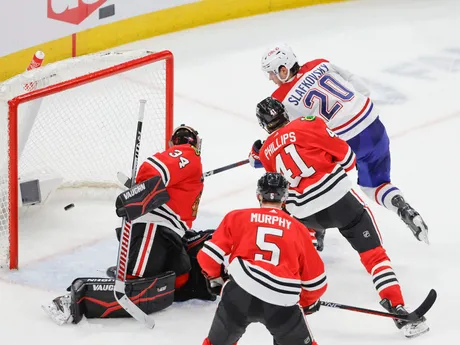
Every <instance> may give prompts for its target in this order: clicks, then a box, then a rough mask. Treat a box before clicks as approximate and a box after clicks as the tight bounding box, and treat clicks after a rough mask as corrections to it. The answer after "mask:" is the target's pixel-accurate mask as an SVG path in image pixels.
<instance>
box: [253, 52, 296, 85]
mask: <svg viewBox="0 0 460 345" xmlns="http://www.w3.org/2000/svg"><path fill="white" fill-rule="evenodd" d="M296 63H298V61H297V56H296V55H295V54H294V52H293V51H292V48H291V47H289V46H288V45H287V44H279V45H277V46H275V47H273V48H270V49H267V51H266V52H265V53H264V55H263V56H262V61H261V64H262V70H263V71H264V72H266V73H270V72H272V73H274V74H275V75H276V76H277V77H278V79H279V80H281V81H282V82H283V83H285V82H286V81H287V80H288V79H289V75H288V76H287V77H286V78H284V79H283V78H280V75H279V70H280V67H281V66H284V67H286V68H287V69H288V70H290V69H291V68H292V67H293V66H294V65H295V64H296Z"/></svg>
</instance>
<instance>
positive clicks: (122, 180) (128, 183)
mask: <svg viewBox="0 0 460 345" xmlns="http://www.w3.org/2000/svg"><path fill="white" fill-rule="evenodd" d="M247 163H249V159H245V160H242V161H239V162H236V163H232V164H229V165H226V166H223V167H221V168H217V169H214V170H209V171H207V172H205V173H204V174H203V178H204V177H208V176H212V175H215V174H218V173H220V172H223V171H226V170H229V169H233V168H236V167H239V166H241V165H245V164H247ZM117 178H118V181H119V182H120V183H121V184H122V185H123V186H125V187H126V188H131V179H130V178H129V177H128V176H126V175H125V174H124V173H122V172H121V171H119V172H118V173H117Z"/></svg>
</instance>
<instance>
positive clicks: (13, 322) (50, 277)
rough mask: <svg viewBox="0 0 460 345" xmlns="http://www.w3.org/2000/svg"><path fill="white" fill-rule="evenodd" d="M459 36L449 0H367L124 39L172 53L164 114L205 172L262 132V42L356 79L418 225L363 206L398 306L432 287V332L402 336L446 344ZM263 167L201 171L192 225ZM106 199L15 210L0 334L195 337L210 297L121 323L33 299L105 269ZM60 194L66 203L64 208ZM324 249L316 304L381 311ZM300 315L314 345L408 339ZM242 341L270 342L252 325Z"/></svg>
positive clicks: (25, 338)
mask: <svg viewBox="0 0 460 345" xmlns="http://www.w3.org/2000/svg"><path fill="white" fill-rule="evenodd" d="M459 33H460V2H459V1H457V0H419V1H409V0H400V1H383V0H381V1H377V0H368V1H356V2H349V3H341V4H335V5H326V6H317V7H310V8H304V9H299V10H293V11H286V12H282V13H274V14H270V15H264V16H259V17H254V18H249V19H242V20H235V21H231V22H227V23H222V24H217V25H212V26H209V27H203V28H198V29H193V30H188V31H185V32H180V33H175V34H170V35H166V36H163V37H157V38H153V39H149V40H144V41H141V42H137V43H134V44H130V45H128V46H124V47H122V48H123V49H125V48H145V49H155V50H161V49H169V50H171V51H173V52H174V54H175V57H176V79H175V81H176V85H175V86H176V98H175V124H176V125H177V124H180V123H187V124H190V125H192V126H194V127H196V128H197V129H198V130H199V132H200V135H201V136H202V138H203V164H204V169H205V170H209V169H213V168H217V167H220V166H222V165H225V164H228V163H231V162H234V161H238V160H241V159H244V158H245V157H246V156H247V152H248V150H249V148H250V146H251V144H252V142H253V141H254V140H255V139H257V138H259V137H263V136H264V133H263V131H262V130H261V128H260V127H259V126H258V124H257V121H256V119H255V116H254V109H255V105H256V103H257V102H258V101H260V100H261V99H263V98H264V97H266V96H267V95H268V94H269V93H270V92H271V91H272V90H273V86H272V85H271V84H270V83H269V81H268V80H267V79H266V78H265V77H264V75H263V74H262V72H260V69H259V60H260V56H261V54H262V52H263V51H264V49H265V48H266V47H267V46H268V45H271V44H272V43H273V42H286V43H288V44H290V45H291V46H292V47H293V48H294V50H295V51H296V53H297V56H298V57H299V58H300V59H301V60H302V61H305V60H309V59H314V58H321V57H322V58H327V59H329V60H331V61H333V62H334V63H335V64H337V65H339V66H342V67H345V68H347V69H349V70H351V71H353V72H354V73H356V74H359V75H361V76H362V77H364V78H366V80H367V81H368V82H369V83H370V85H371V87H372V89H373V96H374V99H376V100H377V101H378V103H379V106H380V109H381V118H382V120H383V122H384V123H385V125H386V127H387V130H388V133H389V135H390V137H391V138H392V143H391V149H392V161H393V162H392V163H393V169H392V178H393V181H394V183H395V184H396V185H398V186H399V187H400V188H401V189H402V190H403V192H404V193H405V195H406V197H407V199H408V200H409V202H410V203H411V204H412V205H413V206H414V207H415V208H416V209H417V210H418V211H419V212H420V213H421V214H422V215H423V217H424V218H425V220H426V222H427V224H428V225H429V227H430V239H431V245H430V246H426V245H424V244H422V243H420V242H417V241H416V240H415V239H414V238H413V237H412V234H411V233H410V231H409V230H408V229H407V228H405V226H404V225H403V224H402V222H401V221H400V220H399V219H398V218H397V217H396V216H395V215H394V214H392V213H390V212H389V211H386V210H385V209H383V208H381V207H379V206H377V205H376V204H375V203H373V202H371V201H370V202H369V203H370V206H371V207H372V209H373V210H374V214H375V216H376V218H377V221H378V222H379V224H380V230H381V232H382V235H383V237H384V246H385V248H386V249H387V251H388V254H389V256H390V257H391V259H392V262H393V266H394V269H395V271H396V273H397V275H398V278H399V281H400V283H401V285H402V288H403V293H404V295H405V298H406V302H407V304H408V305H409V306H412V307H416V306H417V305H418V304H419V303H420V302H421V301H422V299H423V298H424V297H425V295H426V293H427V292H428V291H429V289H430V288H435V289H436V290H437V291H438V294H439V298H438V301H437V303H436V304H435V306H434V307H433V309H432V310H431V311H430V312H429V314H428V315H427V319H428V322H429V324H430V327H431V331H430V332H429V333H428V334H426V335H424V336H423V337H420V338H417V339H415V340H413V341H411V343H414V344H430V345H432V344H441V343H443V344H458V342H459V340H458V339H459V338H460V331H459V330H458V321H457V318H456V314H457V312H458V310H459V308H460V297H459V294H458V286H457V282H458V280H459V279H458V274H459V272H460V271H459V268H458V266H459V263H460V251H459V250H458V248H459V245H460V235H459V230H458V225H457V224H455V213H456V212H458V209H457V201H456V200H457V196H458V195H459V193H460V184H459V182H458V178H457V177H458V176H457V174H458V173H457V171H458V170H457V169H458V166H459V163H458V156H459V149H460V143H459V139H458V131H459V128H460V105H459V102H458V92H459V91H458V89H459V88H458V84H459V82H460V43H459V41H458V36H459ZM261 173H262V172H261V171H260V170H259V171H254V170H251V168H250V167H248V166H244V167H240V168H237V169H234V170H232V171H231V172H226V173H222V174H219V175H216V176H213V177H210V178H209V179H208V180H206V184H205V191H204V194H203V199H202V204H201V205H200V216H199V219H198V220H197V222H196V224H195V228H197V229H204V228H212V227H215V226H216V225H217V224H218V222H219V220H220V218H221V217H222V215H223V214H225V213H226V212H227V211H230V210H232V209H234V208H242V207H247V206H255V205H256V200H255V197H254V196H255V188H254V187H255V182H256V179H257V177H259V176H260V175H261ZM353 177H354V176H353ZM108 200H109V199H107V198H100V199H95V198H93V199H92V200H91V201H89V200H88V198H84V197H82V196H76V195H70V194H67V193H61V194H60V195H57V196H56V198H55V199H54V200H53V204H54V205H55V207H50V206H46V207H43V208H42V209H40V210H39V209H30V210H29V211H28V212H27V214H26V215H24V216H23V217H22V219H21V231H20V266H21V269H20V270H19V271H17V272H7V271H2V272H0V306H1V309H2V311H1V313H0V334H1V338H0V339H1V340H0V344H8V345H10V344H66V345H70V344H81V343H85V344H102V343H106V344H113V345H115V344H127V343H130V344H136V345H137V344H156V345H166V344H181V343H182V344H185V343H187V344H201V342H202V340H203V338H204V337H205V336H206V334H207V331H208V328H209V326H210V323H211V320H212V317H213V312H214V310H215V304H214V303H205V302H199V301H194V302H189V303H182V304H175V305H173V306H172V307H170V308H168V309H166V310H165V311H163V312H161V313H158V314H157V315H156V324H157V326H156V328H155V329H154V330H148V329H146V328H144V327H143V326H142V325H140V324H138V323H136V322H135V321H133V320H127V319H126V320H90V321H83V322H82V323H80V324H79V325H77V326H75V325H67V326H64V327H58V326H56V325H55V324H54V323H52V322H51V320H49V319H48V318H47V316H46V315H45V314H44V313H43V312H42V310H41V309H40V304H41V303H44V302H47V301H49V300H51V299H52V298H54V297H55V296H56V295H57V294H58V293H62V292H63V289H64V288H65V287H66V286H67V285H68V284H69V283H70V282H71V281H72V279H73V278H75V277H76V276H79V275H85V276H98V275H103V271H104V270H105V268H106V267H107V266H108V265H111V264H113V262H114V260H115V258H116V249H117V243H116V242H115V236H114V233H113V228H114V227H115V226H117V224H118V219H117V218H116V217H115V216H114V212H113V206H112V205H113V199H112V200H110V201H108ZM70 202H74V203H75V208H73V209H71V210H69V211H67V212H66V211H64V210H63V207H64V205H66V204H68V203H70ZM322 257H323V258H324V261H325V263H326V269H327V273H328V278H329V289H328V291H327V292H326V294H325V295H324V299H325V300H330V301H336V302H341V303H345V304H352V305H353V304H356V305H359V306H363V307H368V308H375V309H378V308H379V305H378V300H379V299H378V296H377V294H376V292H375V290H374V288H373V285H372V282H371V279H370V277H369V276H368V275H367V273H366V272H365V270H364V268H363V267H362V266H361V264H360V261H359V257H358V256H357V254H356V253H355V252H354V251H353V250H352V249H351V248H350V246H349V245H348V243H347V242H346V241H345V240H344V239H343V238H342V237H341V236H340V235H339V234H338V233H336V232H334V231H329V232H328V233H327V235H326V248H325V250H324V252H323V253H322ZM309 323H310V326H311V328H312V330H313V333H314V335H315V337H316V339H317V340H318V342H319V344H323V345H327V344H339V343H340V344H342V345H357V344H363V345H364V344H377V345H387V344H389V343H391V344H403V343H405V342H406V341H407V340H406V339H405V338H404V337H403V336H402V334H400V333H398V332H397V330H396V328H395V327H394V325H393V323H392V322H391V321H390V320H386V319H381V318H379V317H374V316H368V315H361V314H358V313H352V312H347V311H340V310H333V309H327V308H323V309H322V310H321V312H320V313H317V314H315V315H313V316H312V317H310V318H309ZM240 344H242V345H256V344H271V339H270V335H269V334H268V332H267V331H266V330H265V329H264V328H263V327H262V326H260V325H254V326H251V327H250V328H249V329H248V332H247V333H246V335H245V336H244V337H243V338H242V340H241V342H240Z"/></svg>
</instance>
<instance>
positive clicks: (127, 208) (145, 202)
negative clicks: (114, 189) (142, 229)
mask: <svg viewBox="0 0 460 345" xmlns="http://www.w3.org/2000/svg"><path fill="white" fill-rule="evenodd" d="M168 201H169V194H168V192H167V191H166V187H165V185H164V183H163V180H162V179H161V177H160V176H154V177H152V178H150V179H148V180H146V181H144V182H141V183H139V184H137V185H135V186H134V187H131V188H130V189H128V190H127V191H124V192H123V193H121V194H120V195H119V196H118V197H117V200H116V202H115V207H116V212H117V216H118V217H126V219H127V220H129V221H132V220H134V219H137V218H139V217H140V216H143V215H144V214H146V213H148V212H150V211H153V210H154V209H156V208H157V207H159V206H161V205H163V204H164V203H166V202H168Z"/></svg>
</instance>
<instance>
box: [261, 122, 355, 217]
mask: <svg viewBox="0 0 460 345" xmlns="http://www.w3.org/2000/svg"><path fill="white" fill-rule="evenodd" d="M259 157H260V161H261V163H262V165H263V166H264V168H265V170H266V171H267V172H279V173H281V174H283V175H284V177H285V178H286V179H287V180H288V182H289V184H290V186H289V197H288V199H287V201H286V209H287V210H288V211H289V213H290V214H292V215H293V216H294V217H296V218H299V219H302V218H305V217H308V216H310V215H312V214H315V213H316V212H319V211H321V210H324V209H325V208H327V207H329V206H330V205H332V204H334V203H335V202H337V201H338V200H339V199H341V198H342V197H343V196H344V195H345V194H346V193H348V192H349V191H350V189H351V186H352V183H351V180H350V178H349V177H348V176H347V173H346V171H349V170H351V169H352V168H353V167H354V166H355V164H356V157H355V154H354V153H353V151H352V150H351V148H350V147H349V146H348V144H347V143H346V142H345V141H343V140H342V139H340V138H338V137H337V136H336V135H335V134H334V132H332V131H331V130H330V129H328V128H327V126H326V124H325V123H324V121H321V120H320V119H318V118H316V117H315V116H306V117H301V118H298V119H295V120H293V121H291V122H290V123H289V124H287V125H286V126H284V127H282V128H280V129H278V130H277V131H275V132H273V133H272V134H270V136H269V137H268V138H267V140H266V141H265V142H264V144H263V145H262V148H261V149H260V152H259Z"/></svg>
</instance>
